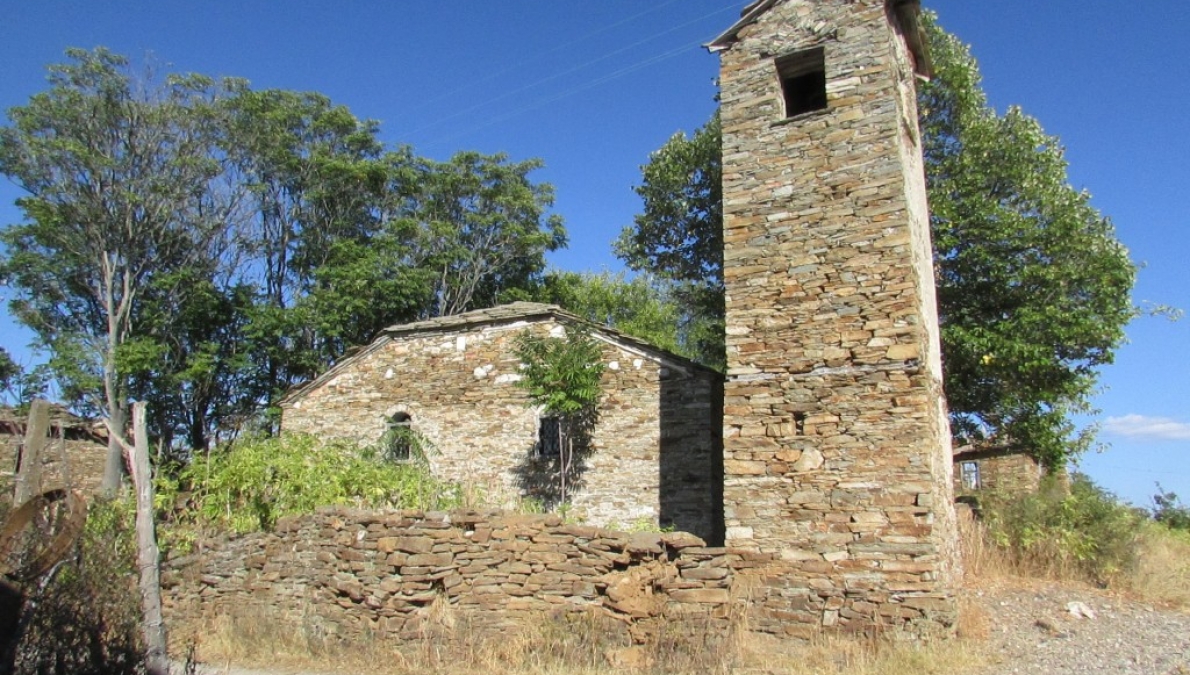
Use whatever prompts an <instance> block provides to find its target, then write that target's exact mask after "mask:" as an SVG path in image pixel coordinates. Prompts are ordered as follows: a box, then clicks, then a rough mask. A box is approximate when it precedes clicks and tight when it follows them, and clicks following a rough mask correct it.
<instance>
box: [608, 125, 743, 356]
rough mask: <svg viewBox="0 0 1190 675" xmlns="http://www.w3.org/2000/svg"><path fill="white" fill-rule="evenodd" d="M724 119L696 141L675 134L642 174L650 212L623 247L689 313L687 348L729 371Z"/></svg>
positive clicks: (627, 231) (640, 189) (684, 323)
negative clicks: (725, 317)
mask: <svg viewBox="0 0 1190 675" xmlns="http://www.w3.org/2000/svg"><path fill="white" fill-rule="evenodd" d="M721 156H722V136H721V131H720V126H719V114H718V113H717V112H716V113H715V115H714V116H713V117H712V118H711V120H710V121H709V122H707V123H706V124H705V125H703V126H702V127H700V128H699V129H698V130H697V131H695V132H694V134H693V135H692V136H689V137H688V136H686V135H685V134H683V133H677V134H674V136H673V137H671V138H670V139H669V140H668V141H666V143H665V145H663V146H662V147H661V149H660V150H657V151H656V152H654V153H653V154H652V155H651V156H650V157H649V163H648V164H646V165H644V166H643V167H641V171H642V174H643V175H642V180H641V184H640V185H639V186H637V187H636V188H635V190H636V193H637V194H638V195H639V196H640V198H641V200H642V201H643V202H644V211H643V212H642V213H641V214H639V215H637V216H636V218H635V219H634V222H633V224H632V225H631V226H629V227H626V228H624V230H623V231H622V232H621V233H620V237H619V238H618V239H617V240H616V242H615V246H614V248H615V251H616V255H617V256H619V257H620V259H622V260H623V261H624V262H625V263H626V264H627V265H628V267H629V268H630V269H633V270H637V271H644V272H648V273H649V274H652V275H655V276H657V277H659V278H661V279H664V280H666V281H668V282H669V285H668V286H669V295H670V297H671V298H672V299H673V300H674V302H676V303H677V304H678V306H680V307H682V308H684V310H685V311H684V312H683V315H682V317H681V320H680V332H681V334H682V336H683V343H684V344H685V345H687V346H688V347H689V353H690V354H691V355H692V356H693V357H694V358H695V359H696V360H699V361H701V362H703V363H705V364H706V365H709V366H712V367H717V368H722V367H723V366H724V365H725V363H726V354H725V352H724V344H723V330H724V323H723V315H724V304H723V171H722V158H721Z"/></svg>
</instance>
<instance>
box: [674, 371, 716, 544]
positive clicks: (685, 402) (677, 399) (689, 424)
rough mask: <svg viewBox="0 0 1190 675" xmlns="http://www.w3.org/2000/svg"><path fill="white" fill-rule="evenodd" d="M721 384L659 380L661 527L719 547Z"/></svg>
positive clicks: (684, 380) (685, 380) (702, 381)
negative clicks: (701, 539)
mask: <svg viewBox="0 0 1190 675" xmlns="http://www.w3.org/2000/svg"><path fill="white" fill-rule="evenodd" d="M722 419H723V384H722V381H720V380H714V381H708V380H704V379H698V380H695V379H692V378H685V377H663V378H662V379H661V420H660V424H661V461H660V472H661V475H660V486H661V489H660V501H661V504H660V507H661V512H660V517H659V518H658V520H659V524H660V525H661V526H662V527H667V528H669V527H672V528H673V529H675V530H678V531H680V532H690V533H691V534H694V535H697V536H699V537H702V538H703V539H705V540H706V541H707V542H708V544H709V545H711V546H722V545H723V539H724V523H723V430H722V426H721V424H720V421H721V420H722Z"/></svg>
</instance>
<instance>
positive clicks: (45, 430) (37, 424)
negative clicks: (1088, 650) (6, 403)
mask: <svg viewBox="0 0 1190 675" xmlns="http://www.w3.org/2000/svg"><path fill="white" fill-rule="evenodd" d="M49 428H50V404H49V402H48V401H45V400H42V399H35V400H34V401H33V403H32V404H31V405H30V406H29V417H28V419H27V420H26V422H25V442H24V444H23V445H22V446H21V454H20V463H19V465H18V466H17V475H16V481H15V483H16V485H15V488H14V490H13V496H12V507H13V508H14V509H15V508H17V507H19V506H20V505H21V504H24V503H25V502H27V501H29V500H30V499H31V498H32V497H33V495H36V494H38V493H40V492H41V453H42V451H43V450H45V445H46V437H47V435H48V434H49Z"/></svg>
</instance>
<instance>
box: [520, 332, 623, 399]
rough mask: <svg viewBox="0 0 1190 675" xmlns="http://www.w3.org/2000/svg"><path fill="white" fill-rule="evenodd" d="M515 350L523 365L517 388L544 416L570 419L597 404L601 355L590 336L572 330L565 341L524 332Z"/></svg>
mask: <svg viewBox="0 0 1190 675" xmlns="http://www.w3.org/2000/svg"><path fill="white" fill-rule="evenodd" d="M515 351H516V355H517V358H519V359H520V360H521V363H522V364H524V365H523V367H522V369H521V379H520V380H519V381H517V386H518V387H521V388H522V389H524V390H525V391H527V392H528V393H529V399H530V401H531V404H532V405H539V406H541V407H542V408H543V409H544V413H545V414H547V415H558V416H573V415H577V414H579V413H581V412H583V411H587V410H590V409H591V408H593V407H594V406H595V404H597V403H598V402H599V396H600V394H601V393H602V388H601V387H600V382H601V380H602V378H603V371H604V368H605V366H604V364H603V360H602V353H603V352H602V349H601V348H600V346H599V343H598V342H596V341H595V339H594V338H592V337H591V336H590V335H589V334H587V333H585V332H583V331H581V330H577V329H573V328H572V329H570V330H567V331H566V337H565V338H554V337H542V336H540V335H534V334H533V333H531V332H529V331H527V330H526V331H524V332H523V333H521V334H520V335H518V336H517V340H516V348H515Z"/></svg>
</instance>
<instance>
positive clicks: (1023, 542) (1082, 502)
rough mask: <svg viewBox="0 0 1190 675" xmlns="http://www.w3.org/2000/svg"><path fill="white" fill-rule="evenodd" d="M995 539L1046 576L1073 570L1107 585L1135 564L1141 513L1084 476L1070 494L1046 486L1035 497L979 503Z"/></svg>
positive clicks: (1074, 482) (999, 497)
mask: <svg viewBox="0 0 1190 675" xmlns="http://www.w3.org/2000/svg"><path fill="white" fill-rule="evenodd" d="M980 507H981V515H982V517H983V519H984V522H985V523H986V524H987V527H988V531H989V533H990V535H991V537H992V539H993V541H994V542H995V543H996V544H997V545H998V546H999V547H1001V548H1003V549H1004V550H1005V551H1007V552H1008V553H1009V554H1010V556H1011V557H1012V558H1013V559H1014V560H1016V561H1017V562H1018V563H1020V564H1022V565H1023V566H1025V567H1030V566H1032V567H1034V568H1037V570H1038V571H1042V572H1046V571H1051V572H1075V573H1078V574H1081V575H1082V576H1084V577H1085V578H1087V579H1088V580H1090V581H1094V582H1097V583H1101V584H1107V583H1110V582H1112V581H1113V580H1115V579H1117V578H1118V577H1119V576H1120V575H1121V574H1123V573H1125V572H1128V571H1129V570H1131V569H1132V568H1133V567H1134V566H1135V564H1136V550H1137V537H1138V536H1139V532H1140V527H1141V525H1142V524H1143V522H1144V517H1143V515H1142V514H1140V513H1138V512H1137V510H1136V509H1133V508H1131V507H1129V506H1127V505H1125V504H1122V503H1120V502H1119V501H1118V500H1117V499H1116V498H1115V496H1114V495H1112V494H1111V493H1109V492H1107V491H1106V490H1104V489H1102V488H1100V487H1099V486H1097V485H1095V484H1094V483H1092V482H1091V480H1090V478H1088V477H1087V476H1085V475H1083V474H1079V473H1075V474H1073V475H1072V476H1071V480H1070V491H1069V493H1067V492H1066V491H1065V490H1063V489H1062V487H1061V486H1060V485H1058V484H1057V483H1056V482H1047V484H1046V485H1043V487H1042V489H1041V490H1040V491H1039V492H1037V493H1036V494H1030V495H1024V496H1022V495H1015V494H1014V495H995V494H993V495H990V496H987V497H985V498H983V499H981V500H980Z"/></svg>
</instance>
